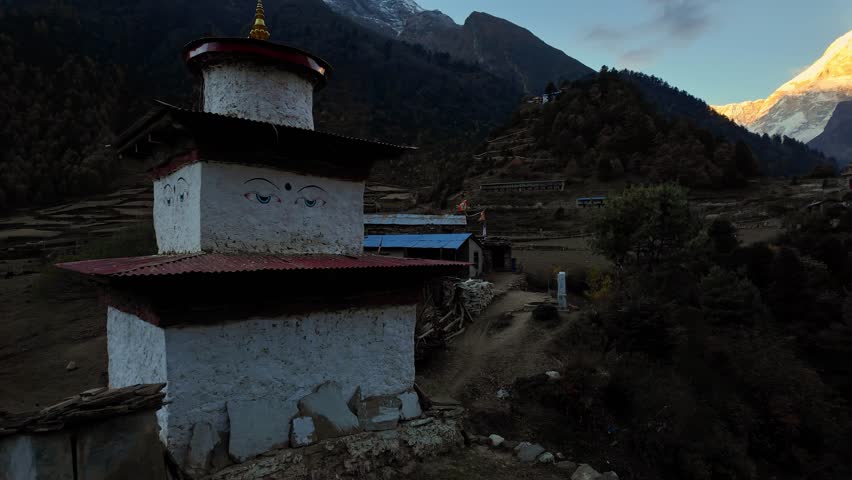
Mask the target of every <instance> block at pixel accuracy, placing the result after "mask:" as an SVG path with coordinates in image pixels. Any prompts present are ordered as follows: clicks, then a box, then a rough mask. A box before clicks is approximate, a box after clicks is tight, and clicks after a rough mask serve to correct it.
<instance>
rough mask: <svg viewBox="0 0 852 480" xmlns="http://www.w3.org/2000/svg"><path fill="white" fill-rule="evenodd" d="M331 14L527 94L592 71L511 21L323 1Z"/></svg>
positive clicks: (362, 1) (394, 2)
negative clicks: (480, 71) (467, 65)
mask: <svg viewBox="0 0 852 480" xmlns="http://www.w3.org/2000/svg"><path fill="white" fill-rule="evenodd" d="M323 1H324V2H325V3H326V4H327V5H328V6H329V7H330V8H331V9H332V10H334V11H335V12H337V13H338V14H341V15H343V16H345V17H348V18H350V19H352V20H354V21H355V22H357V23H359V24H361V25H364V26H366V27H368V28H371V29H373V30H374V31H377V32H379V33H381V34H383V35H385V36H388V37H390V38H395V39H399V40H402V41H405V42H407V43H411V44H415V45H420V46H423V47H425V48H426V49H427V50H429V51H431V52H435V53H442V54H448V55H449V56H450V58H452V59H454V60H460V61H463V62H466V63H470V64H473V65H477V66H479V67H481V68H482V69H484V70H486V71H488V72H490V73H492V74H495V75H498V76H500V77H502V78H505V79H508V80H510V81H512V82H513V83H514V84H515V86H516V87H517V88H519V89H521V90H523V91H524V92H527V93H535V94H538V93H541V92H542V91H543V90H544V87H545V86H546V85H547V83H548V82H551V81H561V80H576V79H578V78H581V77H583V76H585V75H588V74H590V73H593V71H592V69H590V68H588V67H587V66H585V65H583V64H582V63H581V62H579V61H577V60H575V59H574V58H571V57H570V56H568V55H566V54H565V53H564V52H562V51H561V50H559V49H556V48H554V47H552V46H550V45H548V44H547V43H545V42H543V41H542V40H541V39H539V38H538V37H536V36H535V35H534V34H533V33H532V32H530V31H529V30H527V29H525V28H523V27H520V26H518V25H516V24H514V23H512V22H510V21H508V20H504V19H502V18H498V17H495V16H493V15H489V14H487V13H483V12H473V13H471V14H470V16H469V17H468V18H467V20H465V22H464V24H463V25H459V24H457V23H456V22H455V21H454V20H453V19H452V18H450V17H449V16H448V15H446V14H444V13H443V12H441V11H439V10H424V9H423V8H422V7H421V6H420V5H418V4H417V3H415V2H414V1H413V0H323Z"/></svg>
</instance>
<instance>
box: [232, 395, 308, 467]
mask: <svg viewBox="0 0 852 480" xmlns="http://www.w3.org/2000/svg"><path fill="white" fill-rule="evenodd" d="M298 413H299V412H298V411H297V410H296V408H295V406H293V405H292V404H288V403H285V402H276V401H270V400H247V401H229V402H228V419H229V422H230V425H231V437H230V441H229V443H228V451H229V452H230V454H231V456H232V457H234V458H235V459H237V460H238V461H240V462H244V461H246V460H248V459H249V458H252V457H254V456H256V455H260V454H261V453H264V452H268V451H269V450H272V449H274V448H276V447H286V446H287V445H288V443H289V432H290V419H292V418H293V417H295V416H296V415H297V414H298Z"/></svg>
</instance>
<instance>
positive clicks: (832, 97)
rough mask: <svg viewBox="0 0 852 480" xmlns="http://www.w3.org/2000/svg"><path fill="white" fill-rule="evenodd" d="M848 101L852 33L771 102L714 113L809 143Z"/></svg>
mask: <svg viewBox="0 0 852 480" xmlns="http://www.w3.org/2000/svg"><path fill="white" fill-rule="evenodd" d="M846 100H852V31H849V32H848V33H846V34H845V35H843V36H842V37H840V38H838V39H837V40H835V41H834V42H832V44H831V45H830V46H829V47H828V49H826V51H825V53H824V54H823V55H822V57H820V58H819V59H818V60H817V61H816V62H814V63H813V64H812V65H811V66H810V67H808V68H806V69H805V70H804V71H802V72H801V73H800V74H798V75H796V77H795V78H793V79H792V80H790V81H789V82H787V83H785V84H784V85H782V86H781V87H780V88H778V90H776V91H775V92H774V93H773V94H772V95H770V96H769V97H768V98H766V99H762V100H754V101H750V102H741V103H732V104H729V105H721V106H714V107H713V109H715V110H716V111H717V112H719V113H721V114H722V115H725V116H727V117H729V118H731V119H732V120H734V121H735V122H737V123H739V124H741V125H743V126H745V127H748V128H749V129H750V130H752V131H754V132H757V133H768V134H769V135H775V134H780V135H786V136H788V137H792V138H795V139H797V140H800V141H802V142H806V143H807V142H810V141H811V140H813V139H814V138H815V137H817V136H818V135H819V134H821V133H822V132H823V130H824V129H825V126H826V125H827V124H828V121H829V120H830V119H831V116H832V114H833V113H834V109H835V108H836V107H837V104H838V103H840V102H843V101H846Z"/></svg>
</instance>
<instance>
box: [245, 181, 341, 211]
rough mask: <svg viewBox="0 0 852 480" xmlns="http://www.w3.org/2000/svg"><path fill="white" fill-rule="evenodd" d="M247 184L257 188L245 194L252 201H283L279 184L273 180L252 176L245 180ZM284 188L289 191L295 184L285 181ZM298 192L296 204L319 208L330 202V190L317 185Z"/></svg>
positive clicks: (303, 188) (268, 202) (264, 202)
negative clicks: (327, 190)
mask: <svg viewBox="0 0 852 480" xmlns="http://www.w3.org/2000/svg"><path fill="white" fill-rule="evenodd" d="M245 185H251V186H254V187H255V188H257V190H253V191H250V192H246V193H244V194H243V196H244V197H245V198H246V200H248V201H250V202H255V203H259V204H261V205H269V204H274V203H281V196H280V195H283V194H282V193H281V189H280V188H279V187H278V185H276V184H274V183H272V182H271V181H269V180H267V179H265V178H252V179H251V180H247V181H246V182H245ZM284 190H285V191H287V192H289V191H291V190H293V186H292V185H290V184H289V183H285V184H284ZM273 192H278V193H273ZM296 193H297V197H296V200H295V202H294V204H295V205H303V206H305V207H307V208H318V207H322V206H323V205H325V204H326V203H328V201H327V200H326V198H327V194H328V192H326V191H325V189H323V188H322V187H320V186H317V185H308V186H307V187H302V188H301V189H299V190H298V191H297V192H296Z"/></svg>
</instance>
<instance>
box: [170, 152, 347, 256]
mask: <svg viewBox="0 0 852 480" xmlns="http://www.w3.org/2000/svg"><path fill="white" fill-rule="evenodd" d="M363 212H364V182H354V181H343V180H336V179H330V178H323V177H316V176H307V175H301V174H296V173H291V172H285V171H281V170H276V169H271V168H265V167H253V166H246V165H238V164H226V163H216V162H201V163H196V164H192V165H188V166H185V167H183V168H181V169H179V170H178V171H176V172H175V173H172V174H171V175H168V176H166V177H163V178H162V179H159V180H157V181H156V182H155V183H154V227H155V230H156V234H157V245H158V246H159V250H160V253H163V254H165V253H188V252H200V251H205V252H220V253H273V254H336V255H360V254H362V253H363V250H364V213H363Z"/></svg>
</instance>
